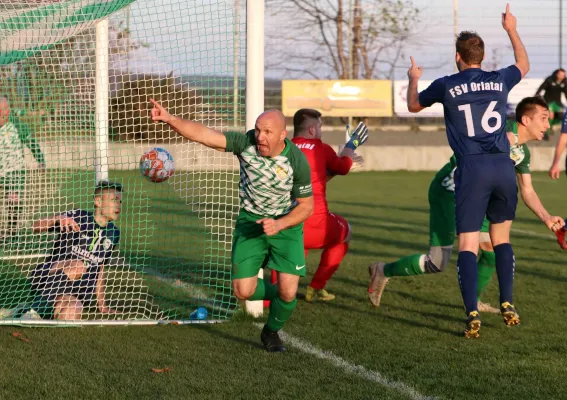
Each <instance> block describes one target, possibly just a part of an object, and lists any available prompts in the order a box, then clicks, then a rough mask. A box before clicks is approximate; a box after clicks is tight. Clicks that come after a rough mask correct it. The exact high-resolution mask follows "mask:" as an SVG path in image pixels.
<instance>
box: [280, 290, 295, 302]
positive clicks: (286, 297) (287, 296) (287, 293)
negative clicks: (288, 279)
mask: <svg viewBox="0 0 567 400" xmlns="http://www.w3.org/2000/svg"><path fill="white" fill-rule="evenodd" d="M278 295H279V297H280V299H282V300H283V301H285V302H286V303H289V302H290V301H293V299H295V296H296V295H297V290H295V291H292V290H283V291H281V290H280V291H279V292H278Z"/></svg>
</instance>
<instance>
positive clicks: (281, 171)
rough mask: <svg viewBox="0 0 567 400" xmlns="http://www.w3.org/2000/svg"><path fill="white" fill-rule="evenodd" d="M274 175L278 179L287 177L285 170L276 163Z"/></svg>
mask: <svg viewBox="0 0 567 400" xmlns="http://www.w3.org/2000/svg"><path fill="white" fill-rule="evenodd" d="M275 170H276V176H277V177H278V178H279V179H285V178H287V172H286V171H285V169H283V168H282V167H280V166H279V165H276V168H275Z"/></svg>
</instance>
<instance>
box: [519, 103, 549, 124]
mask: <svg viewBox="0 0 567 400" xmlns="http://www.w3.org/2000/svg"><path fill="white" fill-rule="evenodd" d="M537 106H540V107H543V108H545V109H546V110H549V106H548V105H547V103H546V102H545V100H544V99H543V97H541V96H533V97H524V98H523V99H522V101H520V102H519V103H518V105H517V106H516V122H517V123H519V124H521V123H522V117H523V116H524V115H528V114H530V115H531V114H533V113H534V112H535V110H536V108H537Z"/></svg>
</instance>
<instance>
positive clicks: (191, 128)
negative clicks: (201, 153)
mask: <svg viewBox="0 0 567 400" xmlns="http://www.w3.org/2000/svg"><path fill="white" fill-rule="evenodd" d="M150 102H151V103H152V104H153V105H154V107H153V108H152V111H151V116H152V120H153V121H154V122H164V123H166V124H168V125H169V126H170V127H171V128H172V129H173V130H174V131H175V132H177V133H179V134H180V135H181V136H183V137H184V138H186V139H188V140H190V141H192V142H197V143H201V144H202V145H204V146H207V147H210V148H211V149H215V150H218V151H225V150H226V137H225V135H224V134H223V133H221V132H219V131H217V130H214V129H211V128H208V127H206V126H205V125H203V124H200V123H198V122H194V121H189V120H186V119H183V118H179V117H176V116H174V115H171V114H170V113H169V112H168V111H167V110H166V109H165V108H164V107H162V106H161V104H159V103H158V102H157V101H155V100H154V99H150Z"/></svg>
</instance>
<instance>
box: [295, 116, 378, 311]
mask: <svg viewBox="0 0 567 400" xmlns="http://www.w3.org/2000/svg"><path fill="white" fill-rule="evenodd" d="M321 127H322V122H321V113H320V112H319V111H317V110H312V109H301V110H298V111H297V112H296V113H295V115H294V116H293V139H292V140H291V141H292V142H293V143H295V144H296V146H297V147H298V148H299V149H300V150H301V151H302V152H303V154H305V156H306V157H307V161H308V162H309V167H310V168H311V183H312V187H313V198H314V202H315V208H314V210H313V215H311V216H310V217H309V218H308V219H307V220H306V221H305V224H304V226H303V231H304V247H305V256H306V257H307V253H308V251H309V250H311V249H323V252H322V254H321V259H320V261H319V266H318V267H317V271H316V272H315V274H314V275H313V278H312V279H311V283H310V284H309V286H308V287H307V291H306V293H305V300H306V301H307V302H309V303H310V302H313V301H316V300H322V301H330V300H333V299H334V298H335V295H333V294H331V293H329V292H328V291H327V290H326V289H325V286H326V284H327V282H328V281H329V279H331V277H332V276H333V274H334V273H335V271H336V270H337V269H338V268H339V265H340V264H341V262H342V260H343V258H344V257H345V255H346V253H347V251H348V246H349V241H350V238H351V236H352V232H351V228H350V225H349V223H348V222H347V221H346V220H345V219H344V218H343V217H341V216H340V215H337V214H333V213H331V212H330V211H329V206H328V204H327V181H328V180H329V177H332V176H335V175H346V174H348V173H349V171H350V169H351V167H352V165H353V160H355V159H356V160H358V161H359V162H361V161H362V160H361V157H360V156H358V155H356V154H355V150H356V148H357V147H358V146H360V145H362V144H364V143H365V142H366V140H367V139H368V128H367V127H366V125H364V124H363V123H362V122H361V123H360V124H359V125H358V127H357V128H356V129H355V130H354V132H353V134H352V136H350V138H349V140H348V142H347V143H346V144H345V146H344V148H343V149H342V151H341V154H340V155H337V153H335V151H334V150H333V149H332V148H331V146H329V145H328V144H326V143H323V142H322V141H321V136H322V131H321Z"/></svg>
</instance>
